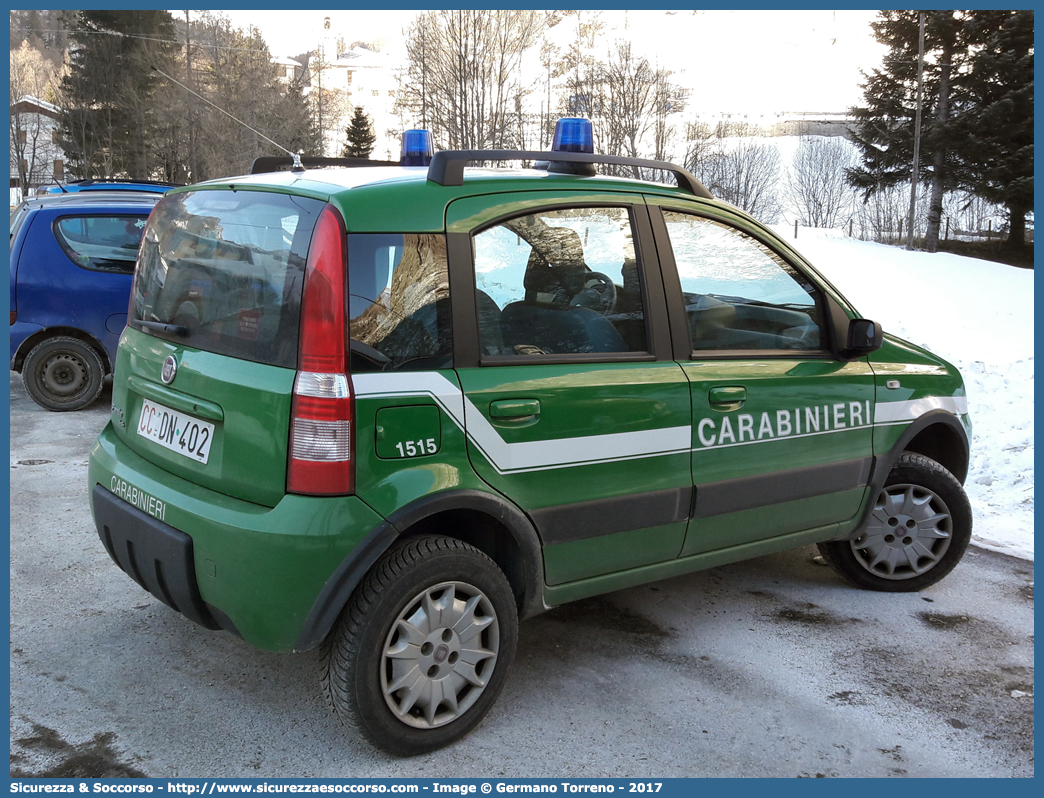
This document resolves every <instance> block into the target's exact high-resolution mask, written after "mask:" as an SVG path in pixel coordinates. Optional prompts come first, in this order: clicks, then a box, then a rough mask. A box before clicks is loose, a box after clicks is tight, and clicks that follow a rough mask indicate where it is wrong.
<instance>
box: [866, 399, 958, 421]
mask: <svg viewBox="0 0 1044 798" xmlns="http://www.w3.org/2000/svg"><path fill="white" fill-rule="evenodd" d="M931 410H945V411H946V412H947V413H953V414H954V415H955V416H963V415H966V414H967V413H968V397H966V396H925V397H923V398H921V399H911V400H909V401H905V402H878V403H877V408H876V409H875V411H874V423H875V424H890V423H892V422H895V421H913V420H914V419H916V418H920V417H921V416H923V415H924V414H925V413H927V412H929V411H931Z"/></svg>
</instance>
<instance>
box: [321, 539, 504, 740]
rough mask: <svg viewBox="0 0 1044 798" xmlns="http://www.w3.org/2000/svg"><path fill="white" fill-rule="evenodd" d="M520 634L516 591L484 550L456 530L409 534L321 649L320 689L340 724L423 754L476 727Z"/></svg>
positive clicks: (498, 686)
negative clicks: (440, 534) (446, 533)
mask: <svg viewBox="0 0 1044 798" xmlns="http://www.w3.org/2000/svg"><path fill="white" fill-rule="evenodd" d="M446 613H449V617H447V616H446ZM469 618H470V619H471V620H470V621H469V620H468V619H469ZM403 619H410V621H411V627H412V629H413V630H414V631H413V633H412V634H411V635H410V637H411V638H413V639H411V640H407V639H406V634H405V633H404V632H403V631H402V630H403V629H404V628H405V625H404V624H400V621H401V620H403ZM458 632H463V635H461V634H458ZM517 641H518V611H517V608H516V605H515V599H514V596H513V595H512V592H511V587H510V585H509V584H508V582H507V579H506V578H505V577H504V574H503V573H502V572H501V571H500V569H499V568H498V567H497V565H496V564H495V563H494V562H493V561H492V560H491V559H490V558H489V557H487V556H486V555H485V554H483V553H482V552H480V551H479V550H478V549H476V548H474V547H473V546H470V545H469V544H467V543H463V542H461V541H459V540H455V539H453V538H446V537H423V538H413V539H409V540H406V541H404V542H403V543H401V544H399V545H397V546H394V547H393V548H392V549H391V550H389V551H388V552H387V553H386V554H385V555H384V556H383V557H382V558H381V559H380V560H379V561H378V562H377V563H376V564H375V565H374V566H373V568H371V569H370V571H369V573H368V574H367V575H366V576H365V577H364V578H363V581H362V582H361V583H360V585H359V586H358V587H357V588H356V589H355V592H354V593H353V594H352V598H351V599H350V600H349V602H348V605H347V606H346V607H345V608H344V611H343V612H342V613H341V617H340V619H339V620H338V621H337V624H336V626H335V627H334V629H333V631H332V632H331V635H330V638H329V639H328V641H327V644H326V649H325V651H324V655H323V665H322V687H323V692H324V694H325V695H326V697H327V699H328V700H329V701H330V703H331V704H332V706H333V709H334V712H335V714H336V715H337V717H338V718H339V719H340V720H341V722H343V723H344V724H345V725H346V726H348V727H349V728H350V729H352V730H353V731H354V732H356V733H357V734H358V735H360V736H361V737H363V738H364V739H366V740H368V741H369V742H370V743H372V744H373V745H375V746H377V747H378V748H381V749H383V750H385V751H387V752H388V753H391V754H395V755H397V756H413V755H416V754H423V753H427V752H429V751H434V750H436V749H438V748H442V747H443V746H446V745H449V744H450V743H453V742H455V741H457V740H459V739H460V738H461V737H463V736H464V735H466V734H467V733H468V732H470V731H471V730H472V729H473V728H475V726H477V725H478V723H479V722H480V721H481V720H482V718H483V717H484V716H485V714H486V713H487V712H488V711H489V709H490V707H492V705H493V702H494V701H496V698H497V695H498V694H499V693H500V691H501V689H502V688H503V686H504V682H505V680H506V679H507V673H508V668H509V667H510V666H511V661H512V660H513V659H514V656H515V645H516V643H517ZM465 644H470V645H469V647H467V648H465V647H464V646H465ZM390 654H391V655H390ZM394 655H400V656H394ZM469 660H470V661H471V663H470V664H469ZM396 682H399V683H402V687H401V688H399V689H394V688H395V685H396ZM407 687H409V688H410V689H407ZM450 696H452V698H451V699H450V700H447V698H449V697H450Z"/></svg>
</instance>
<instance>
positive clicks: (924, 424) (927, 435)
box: [844, 410, 971, 538]
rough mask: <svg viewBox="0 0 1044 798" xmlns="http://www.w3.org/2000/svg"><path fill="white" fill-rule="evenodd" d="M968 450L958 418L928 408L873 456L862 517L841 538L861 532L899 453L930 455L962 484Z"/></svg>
mask: <svg viewBox="0 0 1044 798" xmlns="http://www.w3.org/2000/svg"><path fill="white" fill-rule="evenodd" d="M970 451H971V450H970V445H969V442H968V433H967V432H966V431H965V429H964V425H963V424H961V421H960V419H959V418H958V417H957V416H955V415H953V414H952V413H949V412H947V411H945V410H932V411H930V412H928V413H925V414H924V415H923V416H921V417H919V418H918V419H916V420H915V421H913V422H912V423H911V424H910V426H909V427H907V428H906V431H905V432H903V434H902V435H900V436H899V440H898V441H896V442H895V445H894V446H892V448H891V449H889V450H888V451H887V452H885V453H883V454H880V455H877V456H876V457H875V458H874V470H873V475H872V476H871V478H870V485H869V488H868V492H867V496H866V499H865V506H864V508H863V512H862V516H861V517H860V519H859V523H858V524H857V525H856V528H855V530H854V531H853V532H852V533H851V534H848V535H845V536H844V538H853V537H856V536H858V535H859V534H860V533H861V532H862V530H863V527H864V526H865V525H866V523H867V521H868V520H869V518H870V514H871V513H872V512H873V510H874V501H875V500H876V497H877V495H878V494H879V493H880V492H881V490H882V489H883V488H884V483H885V480H886V479H887V478H888V473H889V472H890V471H891V470H892V468H893V466H895V464H896V463H897V462H898V461H899V458H900V457H901V456H902V454H903V452H914V453H915V454H922V455H924V456H925V457H930V458H931V459H932V460H935V462H937V463H939V465H941V466H942V467H943V468H945V469H946V470H947V471H949V472H950V473H951V474H953V475H954V476H955V477H956V478H957V481H958V482H960V483H961V484H962V485H963V484H964V481H965V480H966V479H967V478H968V465H969V461H970Z"/></svg>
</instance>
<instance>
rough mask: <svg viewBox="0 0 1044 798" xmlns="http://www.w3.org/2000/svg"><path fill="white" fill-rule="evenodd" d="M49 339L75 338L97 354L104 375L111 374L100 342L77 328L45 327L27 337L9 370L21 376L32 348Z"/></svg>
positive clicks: (106, 355)
mask: <svg viewBox="0 0 1044 798" xmlns="http://www.w3.org/2000/svg"><path fill="white" fill-rule="evenodd" d="M50 338H75V339H76V340H78V341H80V342H82V343H84V344H86V345H87V346H89V347H90V348H91V349H93V350H94V351H95V352H97V353H98V357H99V358H101V362H102V366H103V367H104V368H105V374H112V362H111V361H110V360H109V353H108V352H106V351H105V347H104V346H103V345H102V342H101V341H99V340H98V339H97V338H95V337H94V336H93V335H91V334H90V333H89V332H86V331H85V330H81V329H79V328H78V327H45V328H44V329H42V330H37V331H36V332H34V333H33V334H32V335H29V336H27V337H26V339H25V340H24V341H22V343H21V344H20V345H19V346H18V351H17V352H15V356H14V360H13V361H12V362H11V368H12V369H14V370H15V371H17V372H18V373H19V374H21V372H22V366H23V364H24V363H25V359H26V357H27V356H28V355H29V353H30V352H32V351H33V348H34V347H35V346H37V345H38V344H41V343H43V342H44V341H46V340H48V339H50ZM103 376H104V375H103Z"/></svg>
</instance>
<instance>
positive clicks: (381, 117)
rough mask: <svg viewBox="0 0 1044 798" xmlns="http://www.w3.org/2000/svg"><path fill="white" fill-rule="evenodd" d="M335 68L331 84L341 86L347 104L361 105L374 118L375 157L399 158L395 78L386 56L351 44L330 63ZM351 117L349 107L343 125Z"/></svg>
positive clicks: (396, 86)
mask: <svg viewBox="0 0 1044 798" xmlns="http://www.w3.org/2000/svg"><path fill="white" fill-rule="evenodd" d="M331 66H332V69H333V70H334V75H335V78H334V85H335V86H336V87H337V88H340V89H343V90H344V91H345V93H346V94H347V96H348V102H349V105H350V106H351V107H352V108H354V107H355V106H360V107H362V109H363V111H364V112H365V113H366V115H367V116H368V117H370V120H371V121H372V122H373V131H374V133H375V134H376V135H377V141H376V143H375V145H374V150H373V156H372V157H374V158H382V159H391V160H398V158H399V147H400V136H401V130H400V125H399V120H398V118H397V117H396V115H395V91H396V89H397V88H398V82H397V80H396V78H395V70H394V69H393V67H392V64H391V62H390V60H389V58H388V56H387V55H386V54H384V53H378V52H374V51H373V50H368V49H366V48H364V47H353V48H352V49H351V50H349V51H348V52H346V53H340V54H339V55H338V56H337V60H336V61H334V62H333V64H332V65H331ZM350 118H351V111H349V114H348V117H347V119H345V124H344V125H342V126H341V131H340V133H341V137H342V138H343V134H344V127H345V126H346V125H347V123H348V119H350Z"/></svg>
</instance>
